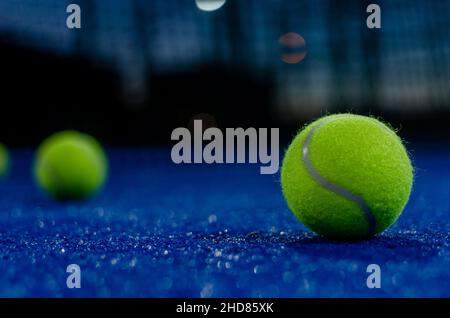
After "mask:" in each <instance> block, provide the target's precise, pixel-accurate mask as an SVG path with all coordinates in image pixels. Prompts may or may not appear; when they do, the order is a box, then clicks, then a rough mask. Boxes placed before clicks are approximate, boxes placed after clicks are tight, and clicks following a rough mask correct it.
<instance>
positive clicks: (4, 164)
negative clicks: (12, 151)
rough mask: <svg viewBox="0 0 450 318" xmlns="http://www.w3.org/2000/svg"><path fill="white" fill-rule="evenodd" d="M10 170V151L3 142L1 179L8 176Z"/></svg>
mask: <svg viewBox="0 0 450 318" xmlns="http://www.w3.org/2000/svg"><path fill="white" fill-rule="evenodd" d="M8 170H9V153H8V150H7V149H6V147H5V146H4V145H3V144H0V181H1V180H2V179H4V178H5V177H6V175H7V174H8Z"/></svg>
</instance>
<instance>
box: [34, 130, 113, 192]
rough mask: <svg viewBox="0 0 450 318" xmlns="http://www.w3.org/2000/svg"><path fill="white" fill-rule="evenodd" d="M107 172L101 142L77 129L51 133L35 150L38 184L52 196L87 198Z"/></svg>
mask: <svg viewBox="0 0 450 318" xmlns="http://www.w3.org/2000/svg"><path fill="white" fill-rule="evenodd" d="M107 174H108V161H107V157H106V154H105V152H104V151H103V149H102V147H101V145H100V144H99V143H98V142H97V141H96V140H95V139H94V138H92V137H91V136H89V135H86V134H82V133H79V132H76V131H63V132H59V133H56V134H54V135H52V136H50V137H49V138H47V139H46V140H45V141H44V142H43V143H42V144H41V145H40V146H39V148H38V150H37V153H36V159H35V164H34V175H35V179H36V181H37V184H38V185H39V186H40V187H41V188H42V189H43V190H44V191H45V192H47V193H48V194H49V195H50V196H52V197H53V198H55V199H60V200H80V199H86V198H88V197H90V196H92V195H93V194H95V193H96V192H98V191H99V189H100V188H101V187H102V185H103V184H104V182H105V179H106V177H107Z"/></svg>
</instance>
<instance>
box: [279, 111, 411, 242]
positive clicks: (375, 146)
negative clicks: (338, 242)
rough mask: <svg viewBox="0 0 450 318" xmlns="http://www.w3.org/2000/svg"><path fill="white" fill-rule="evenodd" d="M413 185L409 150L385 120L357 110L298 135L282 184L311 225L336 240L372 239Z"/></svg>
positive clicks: (287, 157) (285, 162)
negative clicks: (360, 113)
mask: <svg viewBox="0 0 450 318" xmlns="http://www.w3.org/2000/svg"><path fill="white" fill-rule="evenodd" d="M412 183H413V168H412V165H411V161H410V159H409V157H408V153H407V151H406V149H405V147H404V146H403V143H402V141H401V139H400V138H399V137H398V136H397V135H396V133H395V132H394V131H393V130H392V129H390V128H389V127H388V126H386V125H385V124H383V123H381V122H380V121H378V120H376V119H374V118H370V117H365V116H359V115H353V114H338V115H331V116H326V117H323V118H321V119H319V120H317V121H315V122H313V123H311V124H310V125H308V126H306V127H305V128H304V129H303V130H301V131H300V133H299V134H298V135H297V136H296V137H295V138H294V140H293V141H292V143H291V145H290V146H289V148H288V150H287V152H286V155H285V157H284V159H283V164H282V168H281V186H282V191H283V194H284V197H285V199H286V201H287V203H288V206H289V208H290V209H291V210H292V211H293V212H294V214H295V215H296V216H297V217H298V218H299V219H300V221H301V222H302V223H303V224H305V225H306V226H307V227H308V228H310V229H311V230H313V231H314V232H316V233H318V234H319V235H322V236H325V237H329V238H334V239H362V238H367V237H370V236H372V235H374V234H376V233H379V232H382V231H383V230H384V229H386V228H387V227H389V226H390V225H391V224H393V223H394V222H395V221H396V220H397V218H398V217H399V216H400V214H401V212H402V210H403V208H404V207H405V205H406V203H407V201H408V198H409V195H410V192H411V187H412Z"/></svg>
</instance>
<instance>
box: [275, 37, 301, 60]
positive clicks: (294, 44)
mask: <svg viewBox="0 0 450 318" xmlns="http://www.w3.org/2000/svg"><path fill="white" fill-rule="evenodd" d="M278 43H279V44H280V45H281V47H282V53H281V60H282V61H283V62H285V63H288V64H296V63H299V62H301V61H303V59H304V58H305V56H306V42H305V39H304V38H303V37H302V36H301V35H300V34H298V33H295V32H289V33H285V34H283V35H282V36H281V37H280V38H279V39H278Z"/></svg>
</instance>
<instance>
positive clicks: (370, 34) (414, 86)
mask: <svg viewBox="0 0 450 318" xmlns="http://www.w3.org/2000/svg"><path fill="white" fill-rule="evenodd" d="M372 2H375V1H361V0H360V1H358V0H354V1H348V0H344V1H332V0H315V1H306V0H283V1H280V0H265V1H262V0H241V1H240V0H228V1H224V0H197V1H195V0H170V1H169V0H152V1H147V0H129V1H123V0H110V1H102V0H78V1H74V0H72V1H65V0H21V1H16V0H1V1H0V54H1V58H0V74H1V75H0V76H1V79H2V81H1V88H0V89H1V94H0V107H1V110H2V112H1V115H0V116H1V119H2V120H1V124H0V141H1V142H5V143H7V144H11V145H33V144H35V143H36V142H39V141H40V140H42V139H43V138H44V137H45V136H47V135H48V134H50V133H52V132H55V131H57V130H60V129H67V128H73V129H79V130H82V131H85V132H89V133H91V134H93V135H95V136H96V137H98V138H99V139H100V140H102V141H104V142H106V143H110V144H147V143H148V144H167V143H170V133H171V131H172V130H173V129H174V128H176V127H179V126H188V125H189V122H190V121H192V118H193V117H195V118H198V117H200V118H201V117H202V116H204V117H206V118H208V120H213V121H214V122H216V123H217V125H218V126H219V127H222V128H225V127H239V126H241V127H249V126H253V127H280V128H281V134H282V137H283V138H289V137H290V136H292V134H293V133H294V132H295V131H296V130H297V129H298V128H299V127H300V126H301V125H302V124H303V123H304V122H306V121H309V120H311V119H313V118H315V117H318V116H321V115H323V114H326V113H328V112H330V113H333V112H342V111H352V112H356V113H361V114H372V115H375V116H381V117H382V118H384V119H385V120H387V121H389V122H391V123H392V125H393V126H394V127H396V128H401V135H402V136H403V137H406V138H412V139H425V140H441V139H448V137H449V136H450V125H449V124H448V122H449V120H450V90H449V88H448V87H449V83H450V31H449V29H450V28H449V25H450V1H439V0H434V1H426V0H419V1H409V0H396V1H393V0H392V1H380V0H378V1H376V2H375V3H377V4H379V5H380V6H381V10H382V28H381V29H368V28H367V26H366V18H367V16H368V13H366V7H367V5H368V4H370V3H372ZM70 3H77V4H79V5H80V6H81V10H82V29H78V30H75V29H73V30H69V29H67V27H66V18H67V15H68V14H67V13H66V7H67V5H68V4H70ZM213 9H216V10H213ZM205 10H211V11H205ZM198 114H203V115H198Z"/></svg>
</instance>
